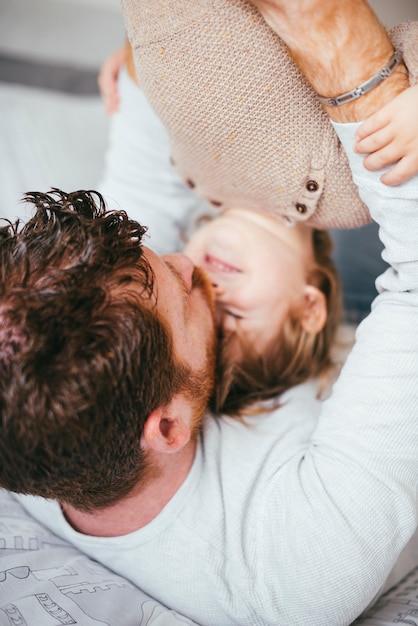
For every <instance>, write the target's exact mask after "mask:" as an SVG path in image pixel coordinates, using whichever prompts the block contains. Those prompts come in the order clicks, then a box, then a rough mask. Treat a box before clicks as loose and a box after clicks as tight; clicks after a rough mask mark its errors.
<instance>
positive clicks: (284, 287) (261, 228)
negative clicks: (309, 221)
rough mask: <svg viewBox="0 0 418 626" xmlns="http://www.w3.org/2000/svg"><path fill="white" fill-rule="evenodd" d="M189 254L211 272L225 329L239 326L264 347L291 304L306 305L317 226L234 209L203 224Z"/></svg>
mask: <svg viewBox="0 0 418 626" xmlns="http://www.w3.org/2000/svg"><path fill="white" fill-rule="evenodd" d="M185 252H186V254H187V255H189V257H190V258H191V259H192V261H193V262H194V263H195V264H196V265H200V266H201V267H202V268H203V269H204V270H205V271H206V273H207V274H208V275H209V277H210V279H211V281H212V283H213V285H214V287H215V293H216V310H217V320H218V323H219V324H220V326H221V328H222V331H223V335H224V336H227V335H229V334H230V333H232V332H234V331H238V332H239V333H241V334H243V335H245V337H246V339H248V340H249V341H251V343H252V344H253V345H254V346H255V347H256V348H257V349H258V350H259V351H260V352H261V351H262V350H263V348H264V347H265V346H266V345H267V344H268V343H269V341H270V340H271V339H272V338H273V337H275V336H277V334H278V331H279V330H280V328H281V326H282V324H283V322H284V320H285V318H286V316H287V315H288V313H289V310H290V309H291V308H294V307H297V306H299V305H300V306H303V300H304V298H305V294H306V285H307V282H306V275H307V270H308V269H309V268H310V267H311V266H312V264H313V245H312V230H311V229H310V228H309V227H306V226H303V225H297V226H295V227H291V228H289V227H288V226H286V225H285V224H283V223H282V222H279V221H278V220H275V219H274V218H270V217H268V216H265V215H263V214H259V213H256V212H254V211H249V210H246V209H229V210H227V211H225V212H224V213H223V214H222V215H221V216H220V217H218V218H216V219H214V220H213V221H211V222H209V223H208V224H206V225H205V226H203V227H202V228H200V229H199V230H198V231H197V232H196V233H195V234H194V235H193V237H192V238H191V240H190V241H189V243H188V245H187V247H186V250H185Z"/></svg>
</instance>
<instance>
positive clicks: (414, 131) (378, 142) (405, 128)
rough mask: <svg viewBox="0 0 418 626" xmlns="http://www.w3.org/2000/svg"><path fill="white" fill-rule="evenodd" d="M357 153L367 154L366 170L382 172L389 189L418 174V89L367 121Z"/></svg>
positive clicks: (399, 96) (403, 93)
mask: <svg viewBox="0 0 418 626" xmlns="http://www.w3.org/2000/svg"><path fill="white" fill-rule="evenodd" d="M356 138H357V142H356V144H355V145H354V150H355V151H356V152H359V153H368V156H366V157H365V159H364V166H365V168H366V169H368V170H372V171H374V170H379V169H381V168H382V167H386V166H388V165H391V164H392V163H396V165H394V167H393V168H392V169H391V170H390V171H389V172H387V173H386V174H383V175H382V177H381V181H382V182H383V183H385V184H386V185H399V184H400V183H402V182H404V181H405V180H408V178H411V177H412V176H413V175H414V174H416V173H417V172H418V85H415V86H413V87H409V88H408V89H406V90H405V91H403V92H402V93H401V94H399V95H398V96H396V98H394V99H393V100H392V101H391V102H389V103H388V104H386V105H385V106H384V107H383V108H382V109H380V110H379V111H377V113H375V114H374V115H372V116H371V117H369V118H367V119H366V121H365V122H364V123H363V124H362V125H361V126H360V128H359V129H358V130H357V132H356Z"/></svg>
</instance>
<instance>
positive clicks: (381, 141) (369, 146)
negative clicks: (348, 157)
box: [354, 126, 393, 154]
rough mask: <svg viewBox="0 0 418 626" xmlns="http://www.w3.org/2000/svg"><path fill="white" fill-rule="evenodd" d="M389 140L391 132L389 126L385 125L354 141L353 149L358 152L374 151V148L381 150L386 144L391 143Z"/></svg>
mask: <svg viewBox="0 0 418 626" xmlns="http://www.w3.org/2000/svg"><path fill="white" fill-rule="evenodd" d="M391 141H393V132H392V130H391V128H390V126H385V127H384V128H382V129H380V130H378V131H376V132H374V133H372V134H370V135H368V136H367V137H365V138H364V139H361V140H360V141H356V143H355V144H354V151H355V152H358V153H359V154H366V153H369V152H375V151H376V150H381V149H382V148H384V147H385V146H387V145H388V144H389V143H391Z"/></svg>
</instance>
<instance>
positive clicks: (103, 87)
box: [97, 47, 126, 115]
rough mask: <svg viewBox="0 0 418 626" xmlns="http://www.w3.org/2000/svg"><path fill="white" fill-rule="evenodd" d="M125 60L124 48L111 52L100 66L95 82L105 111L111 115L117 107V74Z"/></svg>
mask: <svg viewBox="0 0 418 626" xmlns="http://www.w3.org/2000/svg"><path fill="white" fill-rule="evenodd" d="M125 62H126V48H125V47H123V48H120V49H119V50H116V52H113V54H111V55H110V57H109V58H107V59H106V61H105V62H104V63H103V65H102V67H101V68H100V72H99V76H98V79H97V82H98V84H99V89H100V93H101V96H102V98H103V101H104V105H105V109H106V113H107V114H108V115H112V114H113V113H116V111H117V110H118V108H119V91H118V76H119V72H120V68H121V67H122V65H124V63H125Z"/></svg>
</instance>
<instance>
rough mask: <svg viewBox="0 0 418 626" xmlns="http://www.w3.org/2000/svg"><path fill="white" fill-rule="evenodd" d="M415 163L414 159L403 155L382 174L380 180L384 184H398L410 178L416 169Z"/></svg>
mask: <svg viewBox="0 0 418 626" xmlns="http://www.w3.org/2000/svg"><path fill="white" fill-rule="evenodd" d="M417 165H418V163H416V162H415V160H414V159H411V158H408V157H404V158H403V159H401V160H400V161H399V162H398V163H397V164H396V165H395V166H394V167H392V169H391V170H389V172H386V173H385V174H382V176H381V177H380V180H381V181H382V183H384V184H385V185H389V186H394V185H400V184H401V183H404V182H405V181H406V180H409V179H410V178H412V176H413V175H414V174H415V173H416V171H417Z"/></svg>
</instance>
